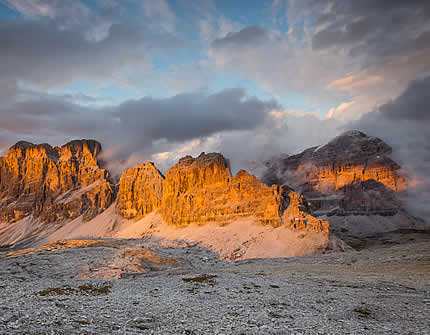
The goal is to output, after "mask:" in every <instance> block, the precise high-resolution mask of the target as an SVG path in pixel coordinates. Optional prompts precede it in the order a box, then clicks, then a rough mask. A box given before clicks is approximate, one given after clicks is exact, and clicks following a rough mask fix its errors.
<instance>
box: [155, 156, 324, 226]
mask: <svg viewBox="0 0 430 335" xmlns="http://www.w3.org/2000/svg"><path fill="white" fill-rule="evenodd" d="M294 194H295V193H294V192H293V191H292V190H290V189H289V188H288V187H286V186H277V185H273V186H271V187H269V186H266V185H264V184H262V183H260V181H259V180H258V179H257V178H256V177H255V176H251V175H249V174H248V173H247V172H246V171H243V170H241V171H239V172H238V173H237V174H236V176H235V177H234V178H233V177H232V175H231V173H230V170H229V168H228V166H227V162H226V160H225V159H224V157H223V156H222V155H221V154H218V153H210V154H205V153H202V154H201V155H200V156H199V157H197V158H192V157H191V156H186V157H184V158H182V159H180V160H179V162H178V163H177V164H176V165H174V166H173V167H171V168H170V169H169V170H168V171H167V173H166V180H165V187H164V194H163V201H162V211H161V212H162V216H163V218H164V220H165V221H166V222H167V223H168V224H171V225H188V224H191V223H194V224H205V223H209V222H216V223H220V224H223V223H228V222H231V221H233V220H237V219H240V218H244V217H254V218H257V219H258V220H259V221H260V222H261V223H262V224H266V225H267V224H268V225H272V226H274V227H279V226H280V225H283V224H284V223H286V224H288V225H289V226H290V227H291V228H296V229H310V230H317V231H328V223H326V222H324V223H323V222H322V220H318V219H315V222H313V223H312V224H311V222H310V221H311V216H310V215H306V214H304V213H302V212H301V210H300V201H301V198H300V197H296V198H294V197H293V195H294ZM293 198H294V200H293V201H291V199H293ZM290 207H291V208H290ZM293 207H294V208H295V209H294V210H293V209H292V208H293ZM287 208H290V211H289V212H288V211H286V209H287ZM285 213H288V215H287V216H285V217H284V214H285ZM295 214H298V215H295ZM302 214H303V215H302ZM293 217H297V220H296V221H294V222H293V221H292V218H293ZM284 218H287V221H286V222H284ZM312 219H314V218H312ZM299 222H300V224H299ZM308 222H309V224H308ZM318 222H319V223H320V224H318Z"/></svg>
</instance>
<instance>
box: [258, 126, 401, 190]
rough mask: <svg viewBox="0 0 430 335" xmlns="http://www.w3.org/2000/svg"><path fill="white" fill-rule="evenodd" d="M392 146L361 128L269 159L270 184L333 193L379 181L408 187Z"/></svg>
mask: <svg viewBox="0 0 430 335" xmlns="http://www.w3.org/2000/svg"><path fill="white" fill-rule="evenodd" d="M391 151H392V149H391V147H390V146H389V145H388V144H386V143H385V142H384V141H382V140H381V139H379V138H376V137H370V136H367V135H366V134H364V133H362V132H360V131H356V130H354V131H348V132H346V133H343V134H342V135H340V136H338V137H336V138H334V139H333V140H332V141H330V142H329V143H328V144H326V145H324V146H321V147H312V148H309V149H306V150H305V151H303V152H302V153H300V154H298V155H294V156H289V157H285V158H280V159H274V160H273V161H271V162H268V170H267V172H266V173H265V175H264V176H263V178H262V179H263V181H264V182H265V183H267V184H282V183H286V184H288V185H293V187H295V188H299V189H300V191H301V192H304V193H308V192H319V193H322V194H328V193H333V192H335V191H337V190H339V189H340V188H342V187H344V186H346V185H350V184H355V183H359V182H362V181H366V180H375V181H377V182H380V183H382V184H383V185H384V186H385V187H387V188H389V189H391V190H393V191H395V192H397V191H402V190H404V189H405V188H406V185H405V179H404V177H403V176H402V175H401V174H400V173H399V169H400V166H399V165H398V164H397V163H395V162H394V161H393V160H392V159H391V158H390V157H389V155H390V154H391Z"/></svg>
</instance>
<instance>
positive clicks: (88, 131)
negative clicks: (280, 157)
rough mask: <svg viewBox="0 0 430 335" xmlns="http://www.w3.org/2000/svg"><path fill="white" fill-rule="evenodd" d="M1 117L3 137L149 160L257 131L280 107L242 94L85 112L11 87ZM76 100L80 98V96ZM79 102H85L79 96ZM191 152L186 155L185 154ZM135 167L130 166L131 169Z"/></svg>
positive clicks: (68, 101)
mask: <svg viewBox="0 0 430 335" xmlns="http://www.w3.org/2000/svg"><path fill="white" fill-rule="evenodd" d="M10 93H11V95H10V96H9V97H7V98H6V97H5V99H4V101H3V104H2V106H0V114H1V116H2V122H1V123H0V138H2V139H3V141H6V139H9V141H8V142H9V144H10V145H11V144H13V143H14V142H15V141H18V140H20V139H27V140H31V141H35V142H50V143H52V144H61V143H64V141H66V140H68V139H72V138H83V137H86V138H88V137H91V138H95V139H97V140H99V141H100V142H102V144H103V145H104V147H105V148H107V149H108V150H107V151H108V153H107V155H106V158H108V159H111V160H113V161H120V160H127V159H128V158H129V156H130V155H132V154H133V153H136V152H137V153H140V156H139V157H142V158H146V159H149V158H150V157H151V155H152V154H156V153H158V152H162V151H167V150H169V149H170V150H171V148H172V147H175V146H176V147H177V146H180V145H181V143H185V142H187V141H190V140H195V139H202V138H206V137H209V136H212V135H214V134H216V133H221V132H230V131H247V130H252V129H255V128H257V127H258V126H260V125H261V124H264V123H265V122H266V121H265V120H266V119H267V118H268V117H269V112H270V111H272V110H273V109H275V108H279V105H278V104H277V103H276V102H275V101H273V100H272V101H263V100H260V99H258V98H256V97H249V96H247V95H246V93H245V92H244V90H242V89H225V90H223V91H220V92H217V93H213V94H208V93H204V92H196V93H187V94H179V95H176V96H173V97H170V98H158V99H156V98H152V97H144V98H142V99H140V100H129V101H126V102H124V103H122V104H120V105H118V106H108V107H98V108H97V107H90V106H87V107H84V106H82V105H80V104H78V103H76V102H75V101H74V97H71V96H55V95H48V94H39V93H37V92H32V91H24V90H22V89H19V88H15V89H13V88H11V89H10ZM75 98H76V97H75ZM76 99H82V97H77V98H76ZM185 154H186V152H184V155H185ZM127 167H129V166H127Z"/></svg>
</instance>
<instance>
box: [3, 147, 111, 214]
mask: <svg viewBox="0 0 430 335" xmlns="http://www.w3.org/2000/svg"><path fill="white" fill-rule="evenodd" d="M100 151H101V145H100V144H99V143H98V142H96V141H94V140H77V141H72V142H69V143H67V144H65V145H63V146H61V147H52V146H50V145H49V144H37V145H36V144H32V143H29V142H18V143H16V144H15V145H14V146H12V147H11V148H10V149H9V150H8V153H7V155H6V156H5V157H1V158H0V218H1V219H2V220H6V221H14V220H17V219H20V218H22V217H24V216H27V215H29V214H33V215H35V216H38V217H41V218H42V219H43V220H45V221H48V222H54V221H56V220H58V219H62V218H66V219H67V218H75V217H77V216H79V215H82V214H85V215H86V216H87V217H88V218H90V217H92V216H94V215H96V214H98V213H99V212H101V211H103V210H104V209H105V208H107V207H108V206H109V205H110V204H111V203H112V200H113V196H114V192H113V188H112V185H111V183H110V182H109V174H108V172H107V171H106V170H104V169H102V168H100V165H99V162H98V160H97V155H98V154H99V153H100Z"/></svg>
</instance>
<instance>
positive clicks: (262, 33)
mask: <svg viewBox="0 0 430 335" xmlns="http://www.w3.org/2000/svg"><path fill="white" fill-rule="evenodd" d="M268 38H269V33H268V32H267V31H266V30H264V29H262V28H260V27H258V26H249V27H246V28H244V29H242V30H240V31H238V32H233V33H229V34H227V36H225V37H223V38H219V39H216V40H215V41H213V43H212V47H213V48H224V47H238V48H240V47H246V46H255V45H256V44H258V43H262V42H263V43H264V42H265V41H267V39H268Z"/></svg>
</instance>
